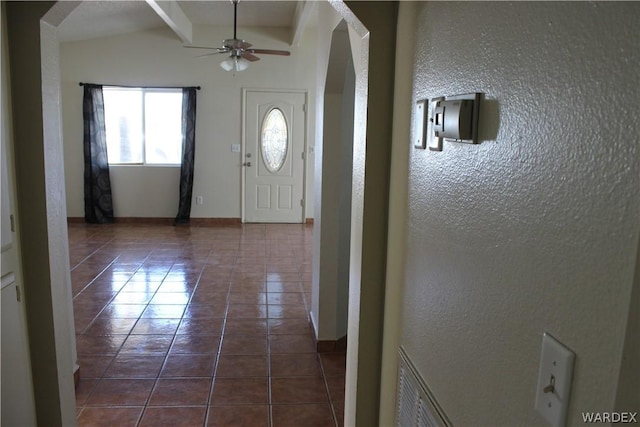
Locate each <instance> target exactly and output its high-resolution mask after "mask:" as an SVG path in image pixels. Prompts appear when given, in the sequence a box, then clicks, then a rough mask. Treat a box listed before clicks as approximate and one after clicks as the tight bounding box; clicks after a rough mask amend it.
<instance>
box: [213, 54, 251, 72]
mask: <svg viewBox="0 0 640 427" xmlns="http://www.w3.org/2000/svg"><path fill="white" fill-rule="evenodd" d="M220 66H221V67H222V69H223V70H225V71H244V70H246V69H247V68H249V61H247V60H246V59H244V58H242V57H240V58H239V57H237V56H229V57H228V58H227V59H225V60H224V61H222V62H221V63H220Z"/></svg>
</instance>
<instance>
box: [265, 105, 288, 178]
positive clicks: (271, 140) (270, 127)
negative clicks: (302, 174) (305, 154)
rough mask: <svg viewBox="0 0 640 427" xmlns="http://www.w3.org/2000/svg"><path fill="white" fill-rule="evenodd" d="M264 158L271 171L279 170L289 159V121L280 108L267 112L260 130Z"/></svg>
mask: <svg viewBox="0 0 640 427" xmlns="http://www.w3.org/2000/svg"><path fill="white" fill-rule="evenodd" d="M260 147H261V149H262V150H261V151H262V159H263V161H264V164H265V166H266V167H267V169H268V170H269V172H271V173H275V172H278V171H279V170H280V168H282V165H284V162H285V160H286V159H287V150H288V149H289V135H288V132H287V121H286V119H285V117H284V114H283V113H282V110H280V109H279V108H274V109H272V110H271V111H269V112H268V113H267V115H266V116H265V117H264V120H263V122H262V130H261V132H260Z"/></svg>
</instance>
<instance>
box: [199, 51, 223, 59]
mask: <svg viewBox="0 0 640 427" xmlns="http://www.w3.org/2000/svg"><path fill="white" fill-rule="evenodd" d="M219 53H227V52H211V53H205V54H204V55H198V56H196V58H204V57H207V56H213V55H218V54H219Z"/></svg>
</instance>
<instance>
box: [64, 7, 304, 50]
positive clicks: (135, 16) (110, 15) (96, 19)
mask: <svg viewBox="0 0 640 427" xmlns="http://www.w3.org/2000/svg"><path fill="white" fill-rule="evenodd" d="M177 3H178V4H179V6H180V7H181V8H182V10H183V12H184V14H185V15H186V16H187V17H188V18H189V20H190V21H191V22H192V24H194V25H216V26H233V4H232V3H231V1H230V0H209V1H178V2H177ZM296 5H297V1H294V0H289V1H274V0H241V1H240V2H239V3H238V27H243V26H245V27H246V26H261V27H262V26H263V27H291V26H292V25H293V23H294V18H295V11H296ZM165 25H166V24H165V23H164V22H163V20H162V19H161V18H160V17H159V16H158V15H157V14H156V13H155V12H154V11H153V9H152V8H151V7H150V6H149V5H148V4H147V3H146V2H145V1H140V0H129V1H84V2H82V3H81V4H80V5H79V6H78V7H77V8H76V9H74V11H73V12H72V13H71V14H70V15H69V16H68V17H67V18H66V19H65V20H64V22H62V24H61V25H60V26H59V27H58V30H59V33H58V34H59V38H60V41H63V42H67V41H77V40H86V39H91V38H96V37H105V36H111V35H117V34H124V33H132V32H135V31H143V30H148V29H152V28H158V27H163V26H165Z"/></svg>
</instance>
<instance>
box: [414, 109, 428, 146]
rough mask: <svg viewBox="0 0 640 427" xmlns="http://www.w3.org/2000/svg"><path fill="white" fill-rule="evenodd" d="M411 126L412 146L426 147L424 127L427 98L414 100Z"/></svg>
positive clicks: (425, 125) (425, 124) (425, 126)
mask: <svg viewBox="0 0 640 427" xmlns="http://www.w3.org/2000/svg"><path fill="white" fill-rule="evenodd" d="M413 120H414V126H413V141H414V142H413V146H414V147H416V148H422V149H424V148H426V141H425V136H426V128H427V100H426V99H422V100H420V101H417V102H416V107H415V115H414V118H413Z"/></svg>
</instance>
